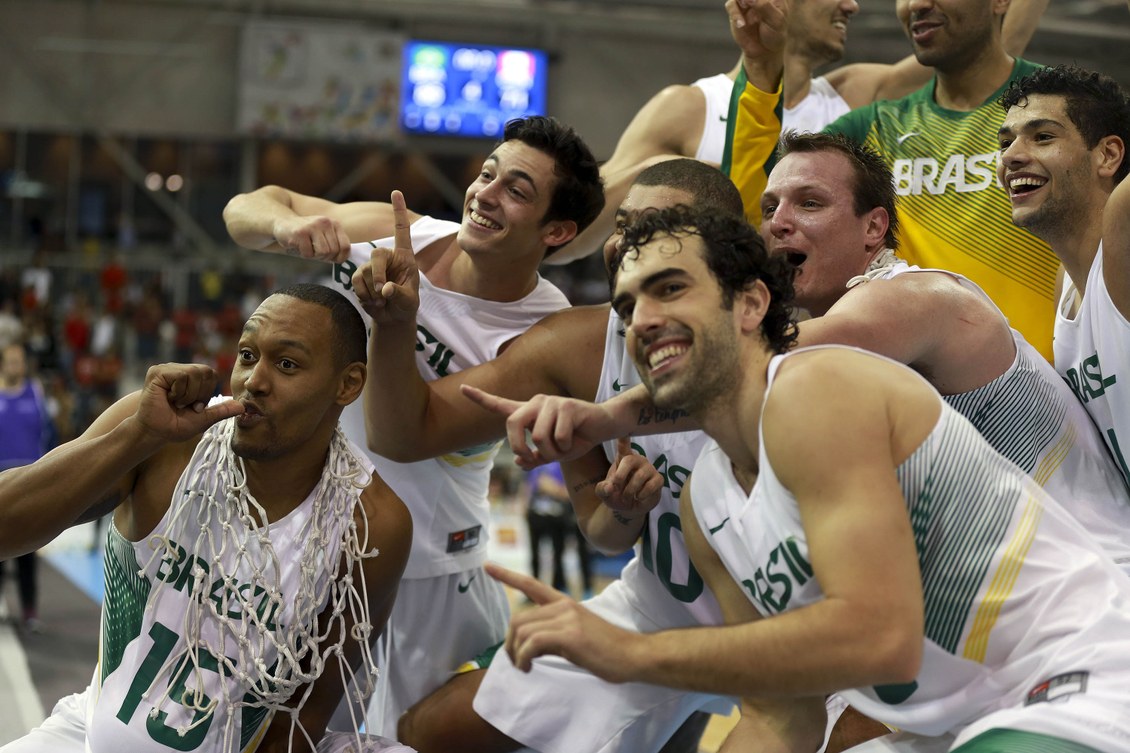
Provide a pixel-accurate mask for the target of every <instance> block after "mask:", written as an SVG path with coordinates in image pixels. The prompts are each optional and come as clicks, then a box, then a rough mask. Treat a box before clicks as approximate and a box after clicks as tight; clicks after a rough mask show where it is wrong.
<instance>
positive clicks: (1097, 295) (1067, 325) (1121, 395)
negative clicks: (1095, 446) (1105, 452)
mask: <svg viewBox="0 0 1130 753" xmlns="http://www.w3.org/2000/svg"><path fill="white" fill-rule="evenodd" d="M1076 296H1077V288H1076V287H1075V285H1074V283H1072V282H1071V278H1070V277H1069V276H1065V278H1064V281H1063V296H1062V297H1061V298H1060V300H1059V307H1058V308H1057V309H1056V314H1055V335H1054V339H1053V341H1052V350H1053V351H1054V353H1055V369H1056V371H1057V372H1059V373H1060V375H1062V376H1063V378H1064V379H1066V380H1067V383H1068V384H1069V385H1071V389H1072V390H1073V391H1074V392H1075V395H1076V397H1078V398H1079V400H1080V402H1082V403H1083V405H1084V407H1085V408H1086V409H1087V413H1089V414H1090V416H1091V418H1092V419H1093V420H1094V422H1095V425H1097V426H1098V427H1099V431H1100V432H1101V433H1102V437H1103V440H1104V441H1105V442H1106V445H1107V447H1108V448H1109V449H1110V452H1111V454H1112V455H1113V456H1114V458H1115V460H1116V461H1117V462H1118V467H1119V469H1120V470H1121V471H1122V476H1123V478H1124V479H1125V480H1126V483H1128V484H1130V468H1128V467H1127V462H1126V456H1127V454H1130V447H1128V446H1127V445H1126V444H1125V443H1126V442H1127V441H1130V387H1128V386H1127V384H1126V382H1127V380H1130V375H1128V374H1127V373H1126V370H1125V367H1127V366H1130V322H1127V321H1126V317H1124V316H1122V314H1121V312H1119V310H1118V309H1117V308H1115V305H1114V301H1112V300H1111V298H1110V292H1109V291H1108V290H1107V289H1106V280H1104V279H1103V247H1102V243H1100V244H1099V251H1098V253H1097V254H1096V255H1095V261H1094V262H1093V263H1092V264H1091V271H1090V272H1089V273H1088V274H1087V285H1086V293H1085V294H1084V295H1083V300H1082V302H1081V303H1080V304H1079V311H1078V313H1076V314H1075V318H1074V319H1069V318H1068V316H1067V314H1068V312H1069V311H1070V309H1071V305H1072V302H1073V301H1074V300H1075V298H1076ZM1100 359H1101V360H1100ZM1119 371H1122V372H1123V373H1122V375H1121V376H1122V378H1121V379H1119V374H1118V372H1119Z"/></svg>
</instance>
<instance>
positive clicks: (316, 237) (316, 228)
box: [273, 215, 349, 263]
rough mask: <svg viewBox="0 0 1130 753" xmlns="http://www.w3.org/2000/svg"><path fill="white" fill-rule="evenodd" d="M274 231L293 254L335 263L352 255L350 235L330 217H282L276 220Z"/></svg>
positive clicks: (285, 249) (291, 254)
mask: <svg viewBox="0 0 1130 753" xmlns="http://www.w3.org/2000/svg"><path fill="white" fill-rule="evenodd" d="M273 235H274V236H275V242H276V243H278V244H279V247H280V248H281V249H282V250H283V251H284V252H285V253H287V254H289V255H290V256H300V257H302V258H303V259H317V260H318V261H328V262H333V263H337V262H343V261H345V260H346V259H348V258H349V236H348V235H346V234H345V230H344V229H343V228H342V226H341V223H340V222H338V221H337V220H335V219H331V218H330V217H322V216H320V215H311V216H309V217H300V216H292V217H281V218H279V219H278V220H276V221H275V225H274V228H273Z"/></svg>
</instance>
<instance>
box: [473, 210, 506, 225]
mask: <svg viewBox="0 0 1130 753" xmlns="http://www.w3.org/2000/svg"><path fill="white" fill-rule="evenodd" d="M468 214H469V215H470V217H471V222H474V223H475V224H476V225H482V226H483V227H485V228H490V229H491V230H501V229H502V225H499V224H498V223H497V222H495V221H494V220H488V219H487V218H486V217H483V216H482V215H481V214H479V213H478V212H476V211H475V210H474V209H472V210H471V211H470V212H469V213H468Z"/></svg>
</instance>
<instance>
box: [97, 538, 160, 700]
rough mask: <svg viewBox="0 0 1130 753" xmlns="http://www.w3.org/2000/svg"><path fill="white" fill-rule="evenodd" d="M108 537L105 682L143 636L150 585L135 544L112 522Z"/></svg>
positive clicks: (104, 648)
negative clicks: (142, 630) (135, 641)
mask: <svg viewBox="0 0 1130 753" xmlns="http://www.w3.org/2000/svg"><path fill="white" fill-rule="evenodd" d="M108 528H109V532H108V533H107V536H106V554H105V558H104V559H105V565H104V568H105V573H106V596H105V601H104V603H103V605H102V680H105V679H106V678H107V677H109V676H110V674H111V673H112V672H113V671H114V670H115V669H117V668H118V665H120V664H121V663H122V655H123V654H124V653H125V650H126V646H128V645H129V644H130V641H132V640H133V639H134V638H136V637H137V636H138V635H139V634H140V633H141V618H142V616H143V615H144V613H145V604H146V603H147V602H148V601H149V589H150V587H151V584H150V583H149V581H148V580H146V579H145V578H143V577H141V576H140V575H139V574H138V573H139V571H140V570H141V565H139V564H138V562H137V554H136V553H135V551H134V548H133V544H132V543H130V542H129V541H127V540H126V538H125V537H124V536H122V534H121V533H119V532H118V530H117V528H115V527H114V523H113V521H111V522H110V525H109V526H108Z"/></svg>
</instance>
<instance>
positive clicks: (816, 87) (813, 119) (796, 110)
mask: <svg viewBox="0 0 1130 753" xmlns="http://www.w3.org/2000/svg"><path fill="white" fill-rule="evenodd" d="M849 110H851V107H849V106H848V103H847V102H845V101H844V98H843V97H841V96H840V93H839V92H838V91H836V89H835V87H833V86H832V85H831V84H830V83H829V82H828V79H826V78H824V77H823V76H820V77H818V78H814V79H812V82H811V84H810V86H809V89H808V94H806V95H805V97H804V99H802V100H801V101H800V102H797V103H796V107H786V108H784V112H783V113H782V115H781V130H782V131H800V132H801V133H819V132H820V131H822V130H824V126H826V125H828V124H829V123H831V122H832V121H833V120H835V119H836V118H838V117H840V116H841V115H843V114H844V113H846V112H848V111H849Z"/></svg>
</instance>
